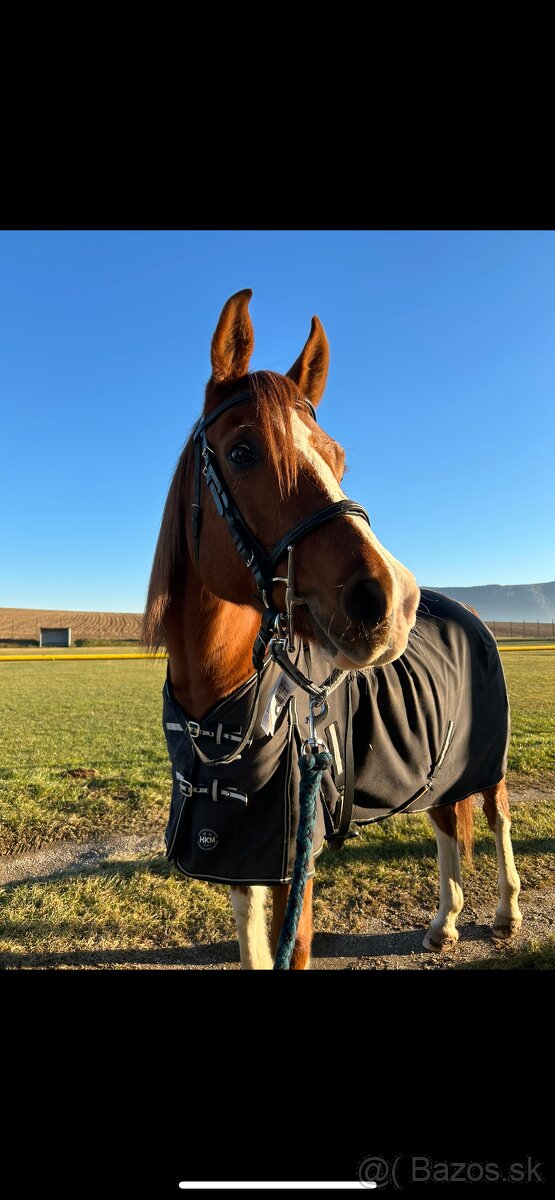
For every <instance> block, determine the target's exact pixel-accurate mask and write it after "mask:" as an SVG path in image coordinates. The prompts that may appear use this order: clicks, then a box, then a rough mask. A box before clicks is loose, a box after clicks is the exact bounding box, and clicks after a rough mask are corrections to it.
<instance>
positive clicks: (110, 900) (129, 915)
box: [0, 652, 555, 969]
mask: <svg viewBox="0 0 555 1200" xmlns="http://www.w3.org/2000/svg"><path fill="white" fill-rule="evenodd" d="M503 666H504V669H505V672H506V676H507V682H508V687H509V694H510V699H511V708H512V723H513V739H512V744H511V758H510V776H509V784H510V782H511V780H513V781H514V780H516V781H518V782H519V783H521V784H522V783H524V784H525V783H526V781H531V782H533V783H534V784H535V785H536V786H538V785H539V786H540V787H541V783H542V780H545V781H548V780H550V781H551V786H552V778H553V777H552V776H550V775H549V772H550V771H551V770H552V769H553V766H554V765H555V763H554V748H553V730H554V728H555V686H554V685H555V655H551V654H549V653H547V654H545V655H542V654H541V653H540V652H538V653H537V654H536V653H531V652H528V653H525V654H522V655H518V654H510V655H509V654H508V655H506V656H504V659H503ZM164 673H165V663H164V662H163V661H157V662H152V661H150V662H148V661H142V660H138V661H137V660H130V661H123V662H120V661H105V662H86V663H77V662H67V663H63V662H59V663H48V664H46V663H0V695H1V702H0V703H1V714H2V750H1V757H0V805H1V810H0V811H1V814H2V816H1V824H0V853H17V852H18V851H21V850H24V849H28V848H33V847H38V846H41V845H44V844H47V843H49V842H53V841H57V840H59V839H60V838H63V837H73V838H76V839H79V840H81V839H85V838H87V837H90V836H91V835H94V834H99V833H106V832H108V831H116V830H118V831H130V830H137V831H144V830H145V829H147V828H155V829H156V830H159V832H160V843H161V844H162V833H163V829H164V825H165V821H166V814H167V808H168V804H169V793H170V767H169V761H168V759H167V754H166V748H165V742H164V738H163V733H162V726H161V694H160V693H161V688H162V684H163V679H164ZM513 816H514V820H513V840H514V845H515V854H516V857H517V863H518V869H519V872H520V875H521V878H522V883H523V887H524V888H526V887H529V888H538V887H539V888H541V887H542V886H547V885H548V884H549V883H552V866H551V863H552V858H553V855H552V852H553V847H554V844H555V841H554V839H555V811H554V806H553V804H552V802H551V801H550V800H549V799H547V798H546V799H543V800H538V801H536V802H534V804H533V805H532V804H519V805H516V806H515V808H514V813H513ZM463 870H464V881H465V882H464V886H465V896H466V901H467V904H468V905H470V906H472V904H473V903H474V904H479V903H484V902H487V903H488V904H490V905H491V911H492V914H493V910H494V907H495V903H496V890H497V889H496V875H497V867H496V860H495V853H494V849H493V842H492V839H491V836H490V834H489V831H488V830H487V826H486V823H485V820H484V818H483V816H482V814H481V813H477V840H476V854H475V860H474V865H473V867H468V866H465V867H464V868H463ZM437 889H438V882H437V859H436V852H435V840H434V837H433V833H432V830H431V827H430V825H429V823H428V821H427V819H426V818H425V817H422V816H420V817H418V816H417V817H403V816H400V817H398V818H397V819H396V820H394V821H388V822H385V823H383V824H381V825H375V826H369V827H367V828H366V829H364V831H363V832H362V836H361V838H360V839H358V840H357V841H352V842H348V843H347V845H346V847H345V848H344V850H343V852H342V853H341V854H340V855H337V856H336V855H334V854H333V853H331V852H330V851H328V850H326V851H324V853H323V855H322V856H321V858H320V860H319V866H318V886H317V889H316V900H315V919H316V927H317V929H318V930H320V931H329V932H347V931H348V932H350V933H356V932H357V931H362V930H363V929H364V922H365V919H366V917H367V915H368V913H372V914H373V915H374V916H379V914H380V912H384V913H385V912H386V911H388V912H391V911H392V909H393V910H394V909H398V910H399V914H400V915H401V916H402V914H403V913H404V912H407V911H408V910H409V909H410V908H411V907H412V908H413V909H414V907H415V906H417V907H420V908H423V909H426V910H427V911H429V912H430V914H431V913H432V912H433V911H434V908H435V905H436V900H437ZM0 905H1V909H2V911H1V914H0V926H1V929H2V934H1V937H0V959H1V963H2V965H4V966H21V965H23V966H26V965H27V966H29V965H31V966H32V965H44V966H50V965H54V966H56V967H58V968H63V967H64V966H75V965H79V966H87V965H95V964H96V965H106V966H110V965H112V961H113V963H114V965H120V966H125V964H126V963H132V962H133V960H134V956H137V955H142V956H145V955H146V956H147V957H146V959H145V958H144V957H142V958H141V961H142V962H147V961H148V955H149V954H150V953H152V955H153V960H155V961H160V958H159V956H160V955H162V961H163V954H164V953H167V954H168V955H169V956H170V958H171V954H172V952H174V951H177V950H178V949H179V948H181V947H185V946H187V945H190V944H198V943H209V942H215V941H220V940H222V939H228V938H232V939H234V938H235V931H234V922H233V918H232V914H231V908H230V905H229V901H228V898H227V889H226V888H224V887H218V886H214V885H208V884H204V883H200V882H195V881H188V882H184V881H183V880H182V879H181V878H180V877H178V876H177V874H176V873H174V871H173V870H172V869H170V868H169V866H168V864H167V862H166V861H165V859H164V858H163V856H162V855H154V856H143V857H141V858H138V859H135V860H131V861H108V862H106V863H105V864H103V865H102V866H101V867H100V868H98V867H96V868H94V869H91V870H83V871H82V872H80V873H79V874H77V875H66V876H62V877H61V878H53V879H46V880H44V881H42V880H41V881H35V882H32V883H27V884H18V885H9V886H7V887H6V888H4V889H2V896H1V900H0ZM527 954H528V957H526V954H525V955H524V957H522V956H521V958H520V959H518V956H517V958H515V961H514V965H515V966H519V965H520V966H523V967H524V966H527V965H528V966H531V967H533V968H534V969H537V968H539V967H540V966H545V965H549V964H550V963H551V964H552V954H553V948H552V947H547V948H546V947H545V946H543V947H542V946H539V947H532V949H531V950H530V951H529V952H527ZM49 956H52V957H51V958H49ZM111 956H113V958H111ZM157 956H158V957H157ZM510 961H511V958H510V957H509V958H504V959H502V960H499V959H496V962H499V963H501V962H505V963H507V962H510ZM493 965H495V963H494V964H493Z"/></svg>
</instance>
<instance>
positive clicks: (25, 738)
mask: <svg viewBox="0 0 555 1200" xmlns="http://www.w3.org/2000/svg"><path fill="white" fill-rule="evenodd" d="M165 669H166V664H165V662H164V661H163V660H156V661H148V660H144V659H131V660H123V661H101V662H84V663H79V662H50V663H42V662H41V663H24V662H22V663H19V662H18V663H0V689H1V691H0V695H1V701H0V705H1V715H2V747H1V751H0V813H1V821H0V854H7V853H16V852H17V851H22V850H25V849H33V848H36V847H39V846H42V845H45V844H46V843H48V842H54V841H59V840H60V839H62V838H65V837H70V838H79V839H80V840H81V839H85V838H87V837H90V836H91V835H94V834H95V833H100V832H102V833H105V832H107V831H108V830H116V829H117V830H129V831H130V830H140V829H144V828H145V827H148V826H153V825H160V827H162V825H163V823H164V820H165V814H166V808H167V806H168V800H169V781H170V768H169V760H168V757H167V752H166V744H165V741H164V736H163V733H162V698H161V689H162V685H163V682H164V677H165ZM80 772H84V773H85V774H84V775H80Z"/></svg>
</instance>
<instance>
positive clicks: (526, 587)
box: [434, 581, 555, 621]
mask: <svg viewBox="0 0 555 1200" xmlns="http://www.w3.org/2000/svg"><path fill="white" fill-rule="evenodd" d="M434 586H435V585H434ZM436 590H437V591H438V592H445V595H446V596H452V597H453V600H464V602H465V604H471V605H472V608H475V609H476V610H477V611H478V612H479V614H480V616H481V618H482V620H483V621H553V620H555V581H554V582H553V583H515V584H512V585H511V584H508V585H507V586H506V587H502V586H501V585H500V584H498V583H488V584H485V585H484V586H483V587H438V588H437V589H436Z"/></svg>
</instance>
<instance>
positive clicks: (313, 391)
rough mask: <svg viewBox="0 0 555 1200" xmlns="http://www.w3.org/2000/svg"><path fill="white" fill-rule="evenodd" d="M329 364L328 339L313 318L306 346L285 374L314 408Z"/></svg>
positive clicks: (321, 392)
mask: <svg viewBox="0 0 555 1200" xmlns="http://www.w3.org/2000/svg"><path fill="white" fill-rule="evenodd" d="M329 363H330V348H329V345H328V339H327V337H326V335H325V333H324V330H323V327H322V325H321V323H320V321H319V320H318V317H313V318H312V323H311V326H310V333H309V335H308V338H307V340H306V344H305V346H304V347H303V349H302V350H301V353H300V354H299V357H298V359H297V361H296V362H294V363H293V366H292V367H291V370H290V371H288V372H287V374H288V376H289V379H292V380H293V383H296V384H297V387H298V389H299V391H301V392H302V393H303V396H306V398H307V400H310V403H311V404H313V405H314V407H316V405H317V404H318V403H319V401H320V400H321V398H322V395H323V392H324V388H325V386H326V379H327V377H328V367H329Z"/></svg>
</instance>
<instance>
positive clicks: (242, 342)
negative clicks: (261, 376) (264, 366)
mask: <svg viewBox="0 0 555 1200" xmlns="http://www.w3.org/2000/svg"><path fill="white" fill-rule="evenodd" d="M251 296H252V290H251V288H243V291H242V292H235V295H233V296H230V297H229V300H227V301H226V303H225V304H224V306H223V308H222V311H221V313H220V319H219V321H218V324H217V326H216V332H215V334H214V337H213V338H212V345H211V347H210V358H211V360H212V382H213V383H225V382H227V381H228V380H232V379H239V377H240V376H241V375H246V373H247V371H248V369H249V362H250V357H251V354H252V351H253V346H254V331H253V327H252V321H251V319H250V316H249V300H250V298H251Z"/></svg>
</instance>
